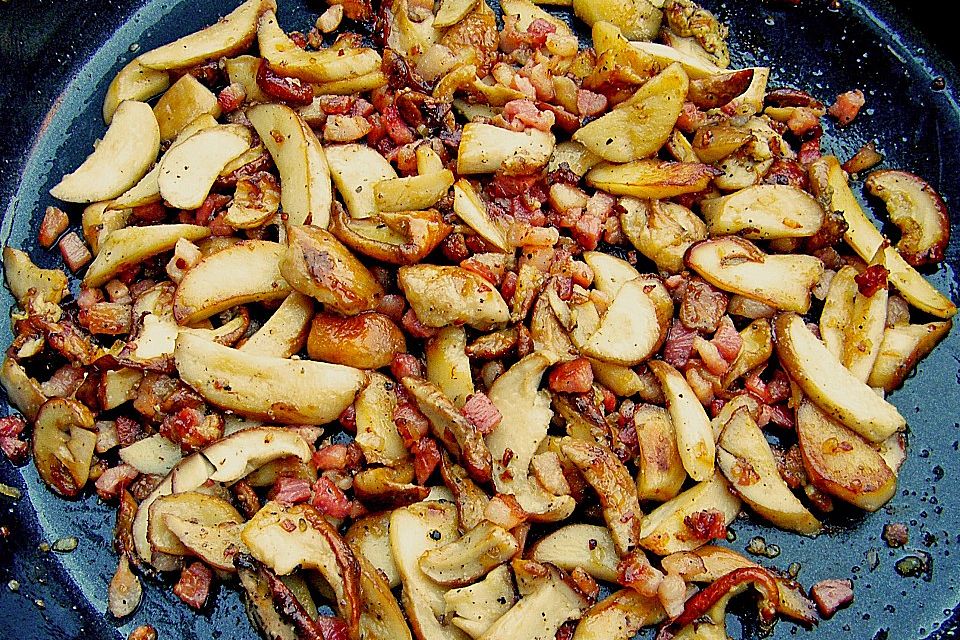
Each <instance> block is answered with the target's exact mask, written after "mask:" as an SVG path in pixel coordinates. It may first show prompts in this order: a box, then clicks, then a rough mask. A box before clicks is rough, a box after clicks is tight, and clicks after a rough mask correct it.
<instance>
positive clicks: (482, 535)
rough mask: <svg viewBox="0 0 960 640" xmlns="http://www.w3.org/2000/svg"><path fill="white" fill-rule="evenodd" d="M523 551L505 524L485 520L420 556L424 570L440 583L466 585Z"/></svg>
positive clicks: (451, 585) (421, 566)
mask: <svg viewBox="0 0 960 640" xmlns="http://www.w3.org/2000/svg"><path fill="white" fill-rule="evenodd" d="M519 551H520V545H519V544H517V539H516V538H515V537H513V535H512V534H511V533H510V532H509V531H507V530H506V529H504V528H503V527H500V526H497V525H495V524H491V523H489V522H484V523H481V524H479V525H477V526H476V527H474V528H473V529H471V530H470V531H468V532H467V533H466V534H464V535H463V537H461V538H459V539H458V540H453V541H451V542H448V543H447V544H446V545H444V546H442V547H439V548H437V549H431V550H429V551H427V552H426V553H424V554H423V555H422V556H420V570H421V571H423V573H424V574H426V575H427V576H428V577H429V578H431V579H432V580H433V581H434V582H437V583H438V584H441V585H444V586H447V587H463V586H466V585H469V584H472V583H473V582H475V581H476V580H478V579H479V578H482V577H483V576H485V575H486V574H487V573H489V572H490V571H492V570H493V569H495V568H496V567H498V566H499V565H501V564H503V563H504V562H507V561H508V560H510V559H511V558H512V557H513V556H515V555H516V554H517V553H518V552H519Z"/></svg>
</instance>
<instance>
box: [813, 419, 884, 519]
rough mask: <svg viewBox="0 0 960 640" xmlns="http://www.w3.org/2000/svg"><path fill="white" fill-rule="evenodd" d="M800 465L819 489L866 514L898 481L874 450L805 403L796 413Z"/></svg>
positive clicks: (881, 500) (879, 505)
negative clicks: (801, 459)
mask: <svg viewBox="0 0 960 640" xmlns="http://www.w3.org/2000/svg"><path fill="white" fill-rule="evenodd" d="M797 440H798V442H799V443H800V454H801V456H802V458H803V466H804V468H805V469H806V471H807V475H808V476H809V477H810V480H811V482H813V483H814V485H816V486H817V488H818V489H820V490H822V491H825V492H826V493H829V494H830V495H832V496H835V497H837V498H840V499H841V500H843V501H844V502H849V503H850V504H853V505H855V506H857V507H860V508H861V509H866V510H867V511H876V510H877V509H879V508H880V507H882V506H883V505H884V504H886V503H887V501H888V500H890V498H892V497H893V494H894V493H895V492H896V490H897V478H896V476H895V475H894V473H893V472H892V471H891V470H890V468H889V467H888V466H887V464H886V462H884V460H883V458H882V457H881V456H880V454H879V453H878V452H877V450H876V449H874V448H873V447H871V446H870V445H869V444H868V443H867V442H866V441H865V440H864V439H863V438H861V437H860V436H858V435H857V434H855V433H853V432H852V431H850V430H849V429H847V428H846V427H844V426H843V425H841V424H838V423H837V422H836V421H834V420H833V419H831V418H830V417H829V416H828V415H827V413H826V412H825V411H823V410H821V409H820V408H818V407H817V406H816V405H815V404H813V403H812V402H810V401H809V400H806V401H805V402H804V403H803V404H802V405H800V408H799V409H798V410H797Z"/></svg>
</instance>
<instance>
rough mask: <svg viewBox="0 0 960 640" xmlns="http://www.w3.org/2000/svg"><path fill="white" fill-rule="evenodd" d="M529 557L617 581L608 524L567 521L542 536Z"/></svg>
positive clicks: (618, 557)
mask: <svg viewBox="0 0 960 640" xmlns="http://www.w3.org/2000/svg"><path fill="white" fill-rule="evenodd" d="M529 557H530V558H532V559H534V560H536V561H537V562H542V563H547V564H552V565H555V566H557V567H560V568H561V569H563V570H565V571H573V570H574V569H576V568H577V567H580V568H581V569H583V570H584V571H586V572H587V573H589V574H590V575H591V576H593V577H594V578H596V579H597V580H606V581H607V582H616V581H617V577H618V575H619V574H618V572H617V563H618V562H619V561H620V556H619V554H618V553H617V548H616V546H615V545H614V542H613V536H611V535H610V529H609V528H608V527H601V526H598V525H595V524H568V525H566V526H564V527H561V528H560V529H557V530H556V531H554V532H553V533H551V534H549V535H547V536H545V537H544V538H541V539H540V540H538V541H537V543H536V544H534V545H533V547H532V548H531V549H530V554H529Z"/></svg>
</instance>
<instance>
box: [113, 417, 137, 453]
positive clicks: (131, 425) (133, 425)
mask: <svg viewBox="0 0 960 640" xmlns="http://www.w3.org/2000/svg"><path fill="white" fill-rule="evenodd" d="M114 428H115V429H116V431H117V443H118V444H119V445H120V446H121V447H127V446H130V445H131V444H133V443H134V442H136V441H137V440H140V439H141V438H142V437H143V436H144V435H145V433H144V429H143V425H142V424H140V423H139V422H138V421H136V420H134V419H133V418H129V417H127V416H117V420H116V422H115V427H114Z"/></svg>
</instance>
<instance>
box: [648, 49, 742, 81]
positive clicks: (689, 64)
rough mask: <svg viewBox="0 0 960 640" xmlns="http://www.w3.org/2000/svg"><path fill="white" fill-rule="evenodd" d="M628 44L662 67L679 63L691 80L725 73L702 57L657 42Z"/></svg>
mask: <svg viewBox="0 0 960 640" xmlns="http://www.w3.org/2000/svg"><path fill="white" fill-rule="evenodd" d="M630 44H631V45H632V46H633V47H635V48H637V49H639V50H640V51H642V52H643V53H646V54H647V55H649V56H651V57H652V58H653V59H654V60H656V61H657V62H659V63H660V64H661V65H663V66H667V65H670V64H673V63H674V62H679V63H680V64H681V65H683V70H684V71H686V72H687V75H688V76H690V78H691V79H692V80H702V79H706V78H710V77H712V76H714V75H718V74H722V73H726V69H722V68H720V67H718V66H716V65H715V64H713V63H711V62H708V61H707V60H705V59H703V58H702V57H699V56H696V55H694V54H692V53H688V52H685V51H680V50H679V49H675V48H674V47H671V46H669V45H665V44H660V43H659V42H637V41H633V42H631V43H630Z"/></svg>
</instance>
